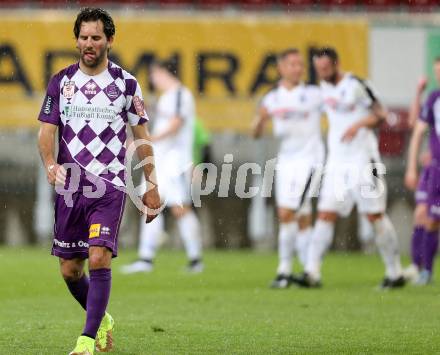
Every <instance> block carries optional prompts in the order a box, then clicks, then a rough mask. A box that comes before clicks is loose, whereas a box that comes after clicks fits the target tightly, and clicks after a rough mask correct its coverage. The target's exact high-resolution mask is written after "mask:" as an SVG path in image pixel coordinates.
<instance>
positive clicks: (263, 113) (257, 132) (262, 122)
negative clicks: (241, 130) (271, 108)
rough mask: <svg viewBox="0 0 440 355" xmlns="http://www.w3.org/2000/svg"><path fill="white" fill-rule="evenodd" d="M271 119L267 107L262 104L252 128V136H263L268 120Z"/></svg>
mask: <svg viewBox="0 0 440 355" xmlns="http://www.w3.org/2000/svg"><path fill="white" fill-rule="evenodd" d="M269 119H270V115H269V112H268V111H267V109H266V107H264V106H260V108H259V109H258V113H257V116H256V117H255V120H254V123H253V128H252V136H253V137H254V138H260V137H261V135H262V134H263V132H264V128H265V127H266V124H267V121H269Z"/></svg>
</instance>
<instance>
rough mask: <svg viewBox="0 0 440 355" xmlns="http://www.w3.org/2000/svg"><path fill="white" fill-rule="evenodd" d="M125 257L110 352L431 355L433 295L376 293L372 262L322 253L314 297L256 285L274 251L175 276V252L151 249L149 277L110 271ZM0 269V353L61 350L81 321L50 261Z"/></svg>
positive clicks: (14, 253)
mask: <svg viewBox="0 0 440 355" xmlns="http://www.w3.org/2000/svg"><path fill="white" fill-rule="evenodd" d="M134 258H135V253H134V252H132V251H121V256H120V257H119V258H117V259H116V260H115V261H114V264H113V270H114V271H113V288H112V294H111V300H110V305H109V311H110V313H111V314H112V315H113V316H114V318H115V321H116V328H115V334H114V336H115V343H116V347H115V350H114V352H113V353H114V354H115V355H116V354H139V355H140V354H438V353H440V332H439V329H440V327H439V325H440V295H439V287H438V286H437V285H435V284H434V285H432V286H428V287H424V288H417V287H407V288H405V289H403V290H396V291H389V292H379V291H377V290H376V289H375V287H376V285H377V284H378V282H379V281H380V279H381V278H382V273H383V269H382V264H381V262H380V260H379V258H378V257H377V256H365V255H358V254H350V255H343V254H330V255H329V256H328V257H327V259H326V262H325V264H324V275H323V281H324V287H323V288H322V289H320V290H302V289H297V288H295V287H292V288H290V289H288V290H270V289H268V288H267V285H268V283H269V281H270V280H271V279H272V277H273V276H274V270H275V267H276V263H277V260H276V255H275V254H274V253H252V252H248V251H246V252H220V251H212V252H208V253H207V254H206V257H205V262H206V272H204V273H203V274H200V275H187V274H185V273H184V272H183V271H182V269H183V266H184V264H185V257H184V255H183V253H181V252H169V251H168V252H161V253H160V254H159V256H158V258H157V262H156V269H155V271H154V272H153V273H152V274H140V275H139V274H138V275H130V276H124V275H121V274H120V273H119V271H118V268H119V267H120V266H121V265H122V264H123V263H126V262H130V261H132V260H133V259H134ZM0 270H1V272H0V354H8V355H11V354H45V355H61V354H68V353H69V351H70V350H72V348H73V346H74V343H75V341H76V338H77V336H78V335H79V334H80V333H81V330H82V326H83V322H84V315H85V314H84V312H83V310H82V309H81V308H80V306H79V305H78V304H77V303H76V302H75V301H74V300H73V298H71V297H70V295H69V293H68V291H67V288H66V287H65V285H64V283H63V281H62V280H61V277H60V276H59V272H58V262H57V259H56V258H54V257H51V256H49V255H48V252H47V251H46V250H42V249H10V248H1V249H0ZM437 275H438V273H437ZM439 277H440V276H439Z"/></svg>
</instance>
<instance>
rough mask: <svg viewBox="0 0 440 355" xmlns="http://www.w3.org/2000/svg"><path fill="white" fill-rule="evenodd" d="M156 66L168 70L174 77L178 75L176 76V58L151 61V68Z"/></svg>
mask: <svg viewBox="0 0 440 355" xmlns="http://www.w3.org/2000/svg"><path fill="white" fill-rule="evenodd" d="M154 67H156V68H160V69H163V70H166V71H167V72H168V73H170V74H171V75H173V76H174V77H176V78H177V77H178V73H177V71H178V70H177V62H176V60H159V59H155V60H153V61H152V62H151V64H150V69H152V68H154Z"/></svg>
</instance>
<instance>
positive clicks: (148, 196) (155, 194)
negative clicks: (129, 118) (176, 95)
mask: <svg viewBox="0 0 440 355" xmlns="http://www.w3.org/2000/svg"><path fill="white" fill-rule="evenodd" d="M131 130H132V132H133V138H134V140H135V141H138V142H144V143H143V144H138V145H137V147H136V152H137V154H138V157H139V160H141V161H144V160H146V161H147V164H145V165H144V166H143V169H144V176H145V180H146V183H147V190H146V192H145V194H144V195H143V197H142V202H143V204H144V205H145V206H146V207H147V210H146V211H145V212H146V213H145V214H146V216H147V220H146V222H147V223H149V222H151V221H152V220H153V219H154V218H156V217H157V213H156V212H155V210H159V208H160V196H159V189H158V184H157V178H156V173H155V169H154V167H155V164H154V152H153V146H152V145H151V144H150V142H151V138H150V133H149V131H148V128H147V125H146V124H139V125H136V126H131Z"/></svg>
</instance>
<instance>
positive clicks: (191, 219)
mask: <svg viewBox="0 0 440 355" xmlns="http://www.w3.org/2000/svg"><path fill="white" fill-rule="evenodd" d="M177 226H178V228H179V232H180V236H181V237H182V240H183V244H184V246H185V250H186V254H187V256H188V259H189V260H195V259H200V258H201V257H202V239H201V237H200V223H199V220H198V219H197V216H196V214H195V213H194V211H189V212H187V213H186V214H185V215H183V216H182V217H180V218H178V219H177Z"/></svg>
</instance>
